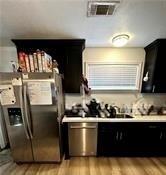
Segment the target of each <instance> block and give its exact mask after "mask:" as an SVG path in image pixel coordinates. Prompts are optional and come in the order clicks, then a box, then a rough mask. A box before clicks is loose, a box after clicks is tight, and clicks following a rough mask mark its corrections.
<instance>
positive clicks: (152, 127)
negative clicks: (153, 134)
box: [149, 125, 157, 129]
mask: <svg viewBox="0 0 166 175" xmlns="http://www.w3.org/2000/svg"><path fill="white" fill-rule="evenodd" d="M149 128H151V129H154V128H157V126H153V125H151V126H149Z"/></svg>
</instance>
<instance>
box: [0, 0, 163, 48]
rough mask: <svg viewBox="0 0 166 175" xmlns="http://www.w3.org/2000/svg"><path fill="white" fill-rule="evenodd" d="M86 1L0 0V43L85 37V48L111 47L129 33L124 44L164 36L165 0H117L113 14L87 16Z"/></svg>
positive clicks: (144, 42)
mask: <svg viewBox="0 0 166 175" xmlns="http://www.w3.org/2000/svg"><path fill="white" fill-rule="evenodd" d="M87 2H88V0H0V45H1V46H9V45H12V43H11V41H10V39H12V38H14V39H16V38H52V39H54V38H85V39H86V46H87V47H112V44H111V43H110V42H109V40H110V39H111V38H112V37H113V36H115V35H116V34H121V33H125V34H129V35H130V36H131V39H130V41H129V43H128V44H127V46H126V47H144V46H146V45H147V44H149V43H150V42H152V41H153V40H155V39H157V38H166V0H121V4H120V6H119V7H118V9H117V11H116V12H115V14H114V15H113V16H109V17H108V16H107V17H87Z"/></svg>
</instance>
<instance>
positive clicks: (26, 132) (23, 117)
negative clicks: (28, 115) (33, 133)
mask: <svg viewBox="0 0 166 175" xmlns="http://www.w3.org/2000/svg"><path fill="white" fill-rule="evenodd" d="M19 97H20V108H21V111H24V110H23V100H22V98H23V97H22V86H21V87H20V95H19ZM22 121H23V127H24V131H25V135H26V137H27V139H28V140H29V139H30V137H29V134H28V131H27V128H26V123H25V116H24V113H23V112H22Z"/></svg>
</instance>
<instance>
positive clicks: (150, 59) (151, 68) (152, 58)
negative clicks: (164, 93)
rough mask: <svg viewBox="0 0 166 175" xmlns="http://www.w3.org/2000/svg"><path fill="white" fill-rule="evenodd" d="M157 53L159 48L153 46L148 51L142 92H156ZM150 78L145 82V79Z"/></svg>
mask: <svg viewBox="0 0 166 175" xmlns="http://www.w3.org/2000/svg"><path fill="white" fill-rule="evenodd" d="M157 51H158V47H157V46H153V47H150V48H148V49H146V57H145V67H144V74H143V81H142V90H141V92H143V93H145V92H154V90H155V85H154V72H155V65H156V59H157ZM146 75H147V76H148V80H147V81H144V77H145V76H146Z"/></svg>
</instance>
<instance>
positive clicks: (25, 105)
mask: <svg viewBox="0 0 166 175" xmlns="http://www.w3.org/2000/svg"><path fill="white" fill-rule="evenodd" d="M23 89H24V90H23V97H24V109H25V118H26V122H27V126H28V131H29V135H30V138H31V139H33V135H32V131H31V127H30V123H29V118H28V108H27V86H26V85H24V86H23Z"/></svg>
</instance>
